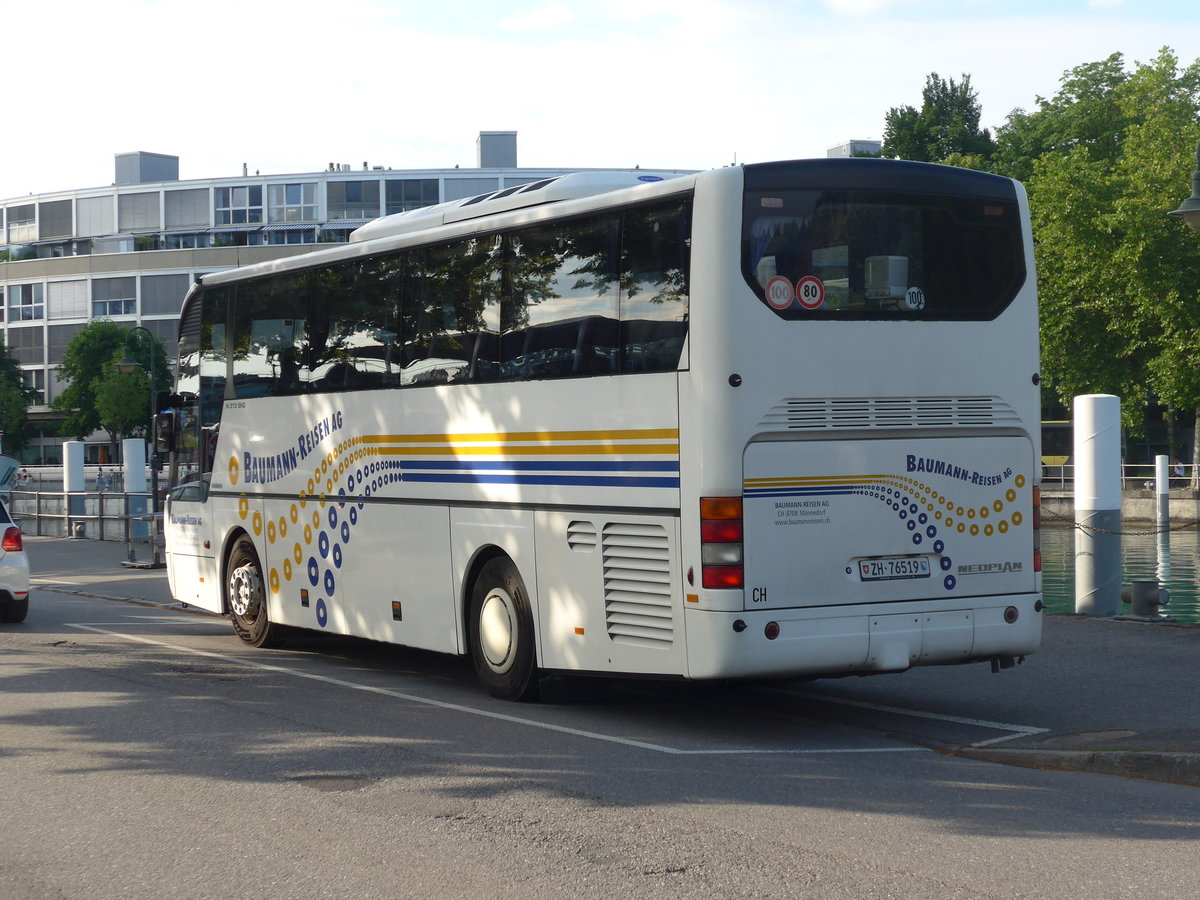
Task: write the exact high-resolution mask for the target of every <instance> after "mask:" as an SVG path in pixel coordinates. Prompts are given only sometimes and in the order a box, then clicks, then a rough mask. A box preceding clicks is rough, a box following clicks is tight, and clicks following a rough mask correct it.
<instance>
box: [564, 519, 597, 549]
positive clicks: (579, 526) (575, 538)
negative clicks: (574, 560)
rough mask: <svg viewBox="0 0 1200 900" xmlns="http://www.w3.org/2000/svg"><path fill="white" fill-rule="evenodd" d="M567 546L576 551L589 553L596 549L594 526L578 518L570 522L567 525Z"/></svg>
mask: <svg viewBox="0 0 1200 900" xmlns="http://www.w3.org/2000/svg"><path fill="white" fill-rule="evenodd" d="M567 546H568V547H570V548H571V549H572V550H574V551H576V552H578V553H591V552H592V551H593V550H595V549H596V526H595V525H593V524H592V523H591V522H581V521H579V520H576V521H574V522H571V523H570V524H569V525H567Z"/></svg>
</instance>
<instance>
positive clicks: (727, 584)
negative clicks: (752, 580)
mask: <svg viewBox="0 0 1200 900" xmlns="http://www.w3.org/2000/svg"><path fill="white" fill-rule="evenodd" d="M742 535H743V529H742V498H741V497H702V498H700V563H701V572H702V577H701V583H702V584H703V585H704V587H706V588H741V587H743V586H744V585H745V575H744V568H743V558H742Z"/></svg>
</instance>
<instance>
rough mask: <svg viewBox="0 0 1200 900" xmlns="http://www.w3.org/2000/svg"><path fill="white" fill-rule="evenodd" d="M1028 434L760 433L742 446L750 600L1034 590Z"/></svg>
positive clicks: (750, 603) (889, 598)
mask: <svg viewBox="0 0 1200 900" xmlns="http://www.w3.org/2000/svg"><path fill="white" fill-rule="evenodd" d="M1033 465H1034V459H1033V445H1032V443H1031V442H1030V441H1029V440H1028V439H1027V438H1025V437H1020V436H1001V437H986V436H985V437H958V438H920V439H911V440H909V439H883V440H854V441H841V440H828V441H800V440H782V441H760V442H755V443H751V444H750V445H748V446H747V448H746V452H745V456H744V466H745V468H744V472H745V479H744V482H745V483H744V489H743V494H744V517H745V521H744V527H745V547H744V552H745V567H746V571H745V584H746V591H745V595H746V601H745V605H746V607H747V608H749V609H780V608H789V607H820V606H834V605H841V604H865V603H881V602H884V603H886V602H901V601H906V600H927V599H936V600H949V601H953V600H955V599H956V598H960V597H977V596H981V595H996V594H1011V593H1019V592H1027V591H1032V590H1034V587H1035V577H1034V572H1033V530H1032V529H1033V514H1032V510H1033V480H1034V479H1033Z"/></svg>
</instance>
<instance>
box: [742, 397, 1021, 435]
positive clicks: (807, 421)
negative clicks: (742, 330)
mask: <svg viewBox="0 0 1200 900" xmlns="http://www.w3.org/2000/svg"><path fill="white" fill-rule="evenodd" d="M1020 421H1021V420H1020V418H1019V417H1018V416H1017V414H1016V412H1015V411H1014V410H1013V408H1012V407H1011V406H1009V405H1008V404H1007V403H1005V402H1004V401H1002V400H1000V399H998V398H996V397H898V398H886V399H881V398H876V397H860V398H855V397H850V398H839V399H832V400H831V399H810V398H800V399H792V398H786V399H784V400H781V401H780V402H779V403H778V404H777V405H776V406H774V407H773V408H772V409H771V411H770V412H769V413H767V415H766V416H764V417H763V419H762V421H761V422H759V427H760V428H765V429H768V430H772V431H774V430H778V429H786V430H789V431H831V430H834V429H863V428H870V429H898V428H949V427H962V426H972V425H974V426H979V427H989V426H990V427H994V426H997V425H1018V424H1020Z"/></svg>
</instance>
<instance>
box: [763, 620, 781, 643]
mask: <svg viewBox="0 0 1200 900" xmlns="http://www.w3.org/2000/svg"><path fill="white" fill-rule="evenodd" d="M763 635H764V636H765V637H766V639H767V640H768V641H773V640H775V638H777V637H779V623H778V622H768V623H767V624H766V627H765V628H763Z"/></svg>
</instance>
